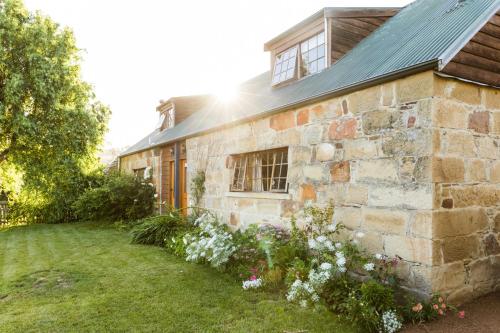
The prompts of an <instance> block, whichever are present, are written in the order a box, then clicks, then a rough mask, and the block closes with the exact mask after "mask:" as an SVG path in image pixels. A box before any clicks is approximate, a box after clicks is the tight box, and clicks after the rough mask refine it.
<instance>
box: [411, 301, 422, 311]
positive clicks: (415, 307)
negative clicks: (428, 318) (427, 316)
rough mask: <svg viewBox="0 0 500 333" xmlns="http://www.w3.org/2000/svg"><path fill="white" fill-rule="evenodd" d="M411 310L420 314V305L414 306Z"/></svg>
mask: <svg viewBox="0 0 500 333" xmlns="http://www.w3.org/2000/svg"><path fill="white" fill-rule="evenodd" d="M411 309H412V310H413V312H420V311H422V304H420V303H418V304H417V305H415V306H414V307H412V308H411Z"/></svg>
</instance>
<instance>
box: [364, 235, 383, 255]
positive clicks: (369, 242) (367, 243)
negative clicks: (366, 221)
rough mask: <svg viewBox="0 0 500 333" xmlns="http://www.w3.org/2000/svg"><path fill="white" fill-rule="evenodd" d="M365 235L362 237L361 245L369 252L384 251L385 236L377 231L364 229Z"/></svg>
mask: <svg viewBox="0 0 500 333" xmlns="http://www.w3.org/2000/svg"><path fill="white" fill-rule="evenodd" d="M363 233H364V236H363V237H362V238H360V239H359V240H358V241H359V245H360V246H361V248H362V249H364V250H365V251H367V252H368V253H383V252H384V237H383V236H382V235H381V234H379V233H377V232H370V231H364V232H363Z"/></svg>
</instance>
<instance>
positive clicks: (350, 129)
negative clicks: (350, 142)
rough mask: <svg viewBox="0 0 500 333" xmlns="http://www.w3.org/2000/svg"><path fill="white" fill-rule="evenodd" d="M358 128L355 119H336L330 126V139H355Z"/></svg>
mask: <svg viewBox="0 0 500 333" xmlns="http://www.w3.org/2000/svg"><path fill="white" fill-rule="evenodd" d="M356 126H357V121H356V119H355V118H348V119H336V120H334V121H332V123H331V124H330V128H329V130H328V137H329V138H330V139H331V140H341V139H353V138H355V137H356Z"/></svg>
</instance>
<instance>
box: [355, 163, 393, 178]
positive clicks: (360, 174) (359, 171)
mask: <svg viewBox="0 0 500 333" xmlns="http://www.w3.org/2000/svg"><path fill="white" fill-rule="evenodd" d="M355 178H356V181H359V182H377V181H380V182H397V181H398V180H399V177H398V164H397V161H396V160H394V159H376V160H361V161H358V165H357V168H356V173H355Z"/></svg>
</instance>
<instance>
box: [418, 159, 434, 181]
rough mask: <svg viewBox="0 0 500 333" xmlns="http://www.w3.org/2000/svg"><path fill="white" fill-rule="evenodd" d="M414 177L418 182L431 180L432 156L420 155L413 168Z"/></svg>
mask: <svg viewBox="0 0 500 333" xmlns="http://www.w3.org/2000/svg"><path fill="white" fill-rule="evenodd" d="M413 178H414V179H415V180H416V181H417V182H430V181H431V179H432V158H430V157H429V156H424V157H419V158H418V159H417V163H416V164H415V169H414V170H413Z"/></svg>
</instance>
